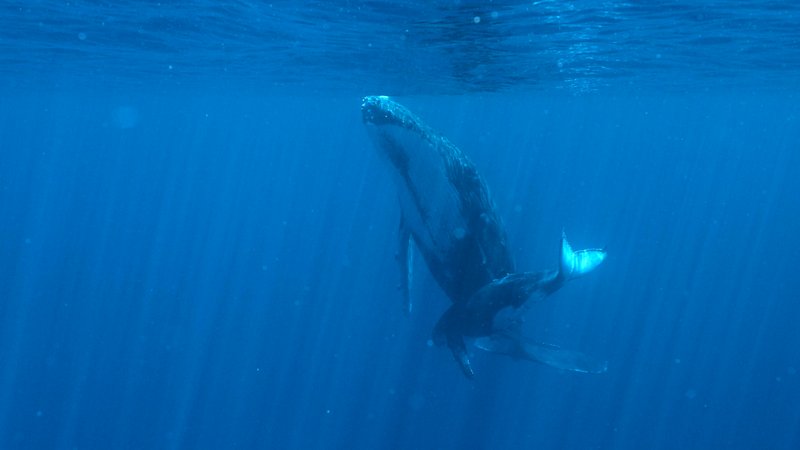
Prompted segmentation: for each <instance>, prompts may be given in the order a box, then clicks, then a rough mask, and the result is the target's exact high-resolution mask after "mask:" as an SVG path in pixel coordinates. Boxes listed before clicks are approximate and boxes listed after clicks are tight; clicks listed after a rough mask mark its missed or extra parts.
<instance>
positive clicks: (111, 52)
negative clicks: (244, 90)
mask: <svg viewBox="0 0 800 450" xmlns="http://www.w3.org/2000/svg"><path fill="white" fill-rule="evenodd" d="M223 3H224V4H223ZM0 25H1V26H0V66H2V67H3V72H4V73H5V75H6V78H9V76H15V78H17V79H20V78H31V76H33V77H34V78H35V77H36V76H41V75H42V74H48V75H56V76H58V77H62V78H63V77H67V78H88V77H91V78H92V79H94V80H96V79H97V78H98V77H102V78H104V79H105V80H107V81H108V82H111V83H123V84H127V83H129V82H134V83H140V84H148V83H153V82H174V83H187V84H188V83H191V82H193V81H196V80H206V79H225V78H230V80H231V81H236V82H237V83H242V82H244V83H252V84H253V85H261V86H264V85H267V86H269V85H279V86H280V85H286V84H291V85H298V86H303V85H306V86H314V87H316V88H325V87H327V88H333V89H345V90H349V89H351V88H353V89H365V88H369V89H379V90H381V91H382V92H392V93H423V92H424V93H442V92H449V93H454V92H463V91H496V90H513V89H528V88H531V87H534V88H544V89H550V88H554V87H555V88H567V89H570V90H577V91H582V90H593V89H596V88H599V87H602V86H604V85H608V84H617V85H619V84H630V85H635V86H651V85H652V86H659V87H671V88H681V89H683V88H689V89H696V88H698V87H701V88H702V87H703V86H707V85H716V84H720V83H726V84H731V85H750V86H756V87H759V86H770V85H776V84H777V85H781V86H787V85H788V86H792V87H796V86H797V85H798V84H800V82H798V80H800V4H799V3H797V2H794V1H750V2H747V1H736V2H733V1H717V2H714V1H704V2H700V1H697V2H694V1H673V0H661V1H655V0H653V1H627V2H614V1H574V2H569V1H556V0H545V1H528V2H519V1H510V2H485V1H481V2H475V1H422V0H415V1H405V2H383V1H350V2H329V1H306V2H288V1H286V2H281V1H278V2H273V3H266V2H263V3H262V2H245V1H238V2H215V1H206V2H195V3H194V4H189V3H185V2H175V3H174V4H173V3H162V4H158V3H150V2H133V1H115V2H61V1H59V2H51V1H42V2H29V1H10V2H4V3H3V4H2V5H0ZM20 75H25V76H24V77H20Z"/></svg>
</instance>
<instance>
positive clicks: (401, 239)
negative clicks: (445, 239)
mask: <svg viewBox="0 0 800 450" xmlns="http://www.w3.org/2000/svg"><path fill="white" fill-rule="evenodd" d="M397 241H398V242H397V256H396V258H397V264H398V266H399V267H400V285H399V289H400V295H401V296H402V297H403V311H404V312H405V313H406V314H411V308H412V303H411V293H410V288H411V280H412V277H413V276H414V273H413V262H414V260H413V258H414V255H413V253H412V249H411V245H412V243H411V241H412V239H411V233H410V232H409V231H408V228H406V226H405V223H404V222H403V221H402V220H401V223H400V230H399V233H398V240H397Z"/></svg>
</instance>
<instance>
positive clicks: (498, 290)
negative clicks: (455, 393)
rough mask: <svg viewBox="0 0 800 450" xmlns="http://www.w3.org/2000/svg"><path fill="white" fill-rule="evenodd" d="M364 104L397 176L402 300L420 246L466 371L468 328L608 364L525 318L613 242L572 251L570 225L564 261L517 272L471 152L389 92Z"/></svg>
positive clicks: (509, 342)
mask: <svg viewBox="0 0 800 450" xmlns="http://www.w3.org/2000/svg"><path fill="white" fill-rule="evenodd" d="M361 113H362V118H363V122H364V124H365V126H366V128H367V131H368V134H369V135H370V138H371V140H372V142H373V144H374V146H375V148H376V149H377V150H378V153H379V154H380V155H381V157H382V159H383V160H385V161H386V162H387V163H388V166H389V169H390V170H389V172H390V173H391V176H392V178H393V179H394V182H395V185H396V186H397V193H398V199H399V204H400V211H401V218H400V224H399V230H398V248H397V260H398V264H399V266H400V274H401V283H400V291H401V293H402V297H403V302H404V309H405V311H406V312H407V313H410V312H411V309H412V301H411V298H410V293H409V283H410V278H411V255H412V254H413V248H416V249H417V251H418V252H419V253H420V254H421V256H422V258H423V259H424V261H425V264H426V266H427V267H428V270H429V271H430V273H431V275H432V276H433V278H434V279H435V280H436V282H437V284H438V285H439V286H440V287H441V288H442V290H443V291H444V293H445V294H446V295H447V297H448V298H449V299H450V300H451V302H452V304H451V306H450V307H449V308H448V309H447V311H445V312H444V314H443V315H442V317H441V318H440V319H439V321H438V323H437V324H436V326H435V328H434V331H433V340H434V342H436V343H437V344H438V345H446V346H447V347H449V348H450V350H451V352H452V353H453V357H454V358H455V360H456V362H457V363H458V364H459V366H460V367H461V370H462V371H463V373H464V374H465V375H466V376H467V377H469V378H472V377H473V376H474V371H473V369H472V366H471V363H470V359H469V354H468V352H467V348H466V342H465V338H474V339H475V342H474V344H475V347H476V348H478V349H481V350H484V351H487V352H490V353H495V354H501V355H507V356H510V357H512V358H517V359H527V360H531V361H536V362H540V363H543V364H547V365H550V366H553V367H557V368H560V369H565V370H573V371H578V372H602V371H604V370H605V365H604V364H603V363H596V362H594V361H592V360H591V359H590V358H588V357H585V356H584V355H582V354H580V353H578V352H572V351H567V350H561V349H558V348H556V347H553V346H548V345H546V344H537V343H535V342H533V341H530V340H528V339H526V338H524V337H522V336H521V333H520V331H519V328H520V322H521V316H522V313H523V312H524V311H525V306H526V305H527V304H529V303H530V301H531V299H543V298H545V297H547V296H548V295H550V294H552V293H553V292H555V291H557V290H558V289H560V288H561V287H562V285H563V284H564V283H565V282H566V281H569V280H572V279H574V278H577V277H579V276H581V275H584V274H586V273H588V272H590V271H592V270H594V268H596V267H597V266H598V265H600V264H601V263H602V262H603V260H604V259H605V258H606V252H605V251H604V250H602V249H588V250H580V251H573V250H572V247H571V246H570V244H569V243H568V242H567V240H566V237H564V236H563V235H562V240H561V258H560V262H559V265H558V268H557V269H553V270H545V271H540V272H517V271H516V268H515V264H514V260H513V258H512V256H511V253H510V251H509V248H508V243H507V237H506V232H505V229H504V227H503V223H502V221H501V219H500V217H499V215H498V214H497V211H496V208H495V205H494V202H493V201H492V199H491V196H490V194H489V189H488V187H487V186H486V183H485V182H484V180H483V179H482V178H481V176H480V175H479V174H478V171H477V170H476V168H475V166H474V164H473V163H472V162H471V161H470V160H469V158H468V157H467V156H466V155H465V154H464V153H463V152H461V150H459V149H458V147H456V146H455V145H454V144H452V143H451V142H450V141H449V140H448V139H447V138H445V137H444V136H442V135H440V134H439V133H437V132H436V131H434V130H433V129H431V128H430V127H428V126H427V125H426V124H425V123H424V122H422V120H420V119H419V118H418V117H417V116H416V115H414V114H413V113H411V111H409V110H408V109H406V108H405V107H404V106H402V105H400V104H399V103H397V102H395V101H394V100H392V99H391V98H389V97H386V96H368V97H364V99H363V100H362V104H361Z"/></svg>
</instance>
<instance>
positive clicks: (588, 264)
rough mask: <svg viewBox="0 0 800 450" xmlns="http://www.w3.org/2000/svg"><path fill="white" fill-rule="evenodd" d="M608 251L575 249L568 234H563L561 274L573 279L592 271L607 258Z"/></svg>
mask: <svg viewBox="0 0 800 450" xmlns="http://www.w3.org/2000/svg"><path fill="white" fill-rule="evenodd" d="M606 256H607V253H606V251H605V250H603V249H595V248H593V249H586V250H578V251H577V252H576V251H573V250H572V246H571V245H569V242H568V241H567V235H566V234H563V233H562V235H561V263H560V264H559V267H558V270H559V275H560V276H561V277H563V278H564V279H565V280H571V279H573V278H577V277H579V276H581V275H584V274H586V273H589V272H591V271H592V270H594V269H595V267H597V266H599V265H600V263H602V262H603V260H605V259H606Z"/></svg>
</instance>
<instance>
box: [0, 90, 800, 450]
mask: <svg viewBox="0 0 800 450" xmlns="http://www.w3.org/2000/svg"><path fill="white" fill-rule="evenodd" d="M399 100H400V101H402V102H403V103H404V104H406V105H407V106H408V107H410V108H411V109H412V110H414V111H416V112H417V113H419V114H420V115H421V116H422V117H425V118H426V119H427V121H428V122H429V123H430V124H431V125H432V126H434V127H436V128H437V129H439V130H440V131H442V133H443V134H445V135H447V136H448V137H450V139H451V140H452V141H453V142H455V143H456V144H457V145H459V146H460V147H461V148H462V149H463V150H464V151H465V152H466V153H467V154H469V155H470V156H471V157H472V159H473V160H474V162H475V164H476V165H477V166H478V168H479V170H481V172H482V173H483V175H484V177H485V178H486V180H487V182H488V183H489V185H490V187H491V188H492V191H493V194H494V197H495V200H496V202H497V205H498V208H499V210H500V213H501V215H502V216H503V217H504V219H505V222H506V225H507V227H508V232H509V239H510V241H511V243H512V247H513V248H514V253H515V256H516V258H517V261H518V266H519V267H520V268H522V269H526V270H536V269H541V268H549V267H553V266H554V264H555V261H556V256H557V251H558V239H559V233H560V232H561V230H562V228H563V229H565V230H566V232H567V233H568V235H569V236H570V238H571V240H572V241H573V244H574V245H575V246H576V247H586V246H597V245H605V246H607V248H608V249H609V252H610V257H609V259H608V260H607V262H606V263H605V264H604V266H603V267H601V268H600V269H599V270H598V271H597V272H596V273H593V274H592V275H590V276H587V277H586V278H585V279H581V280H579V281H575V282H574V283H572V284H570V285H569V286H567V287H565V288H564V289H563V290H562V291H561V292H559V293H558V294H557V295H555V296H554V297H552V298H551V301H549V302H547V303H543V304H539V305H535V306H534V307H533V308H532V309H531V311H530V313H529V314H528V319H529V321H528V324H527V330H528V333H529V334H530V335H531V336H533V337H535V338H537V339H540V340H543V341H546V342H551V343H555V344H559V345H562V346H564V347H566V348H570V349H576V350H581V351H584V352H586V353H588V354H591V355H594V356H597V357H599V358H605V359H607V360H608V361H609V371H608V373H606V374H602V375H585V374H573V373H561V372H559V371H556V370H553V369H550V368H546V367H543V366H539V365H535V364H532V363H527V362H515V361H512V360H510V359H506V358H502V357H494V356H491V355H485V354H478V355H476V366H477V367H476V368H477V378H476V380H475V381H473V382H470V381H468V380H466V379H464V377H463V376H462V375H461V373H460V371H459V370H458V368H457V366H456V365H455V364H454V362H453V361H452V359H451V356H450V355H449V352H448V351H447V350H446V349H441V348H437V347H430V346H429V345H428V344H427V340H428V339H429V335H430V330H431V328H432V327H433V324H434V323H435V321H436V319H437V318H438V316H439V314H440V313H441V312H442V311H443V310H444V309H445V308H446V306H447V303H448V301H447V300H446V298H445V297H444V296H443V294H442V293H441V292H440V291H439V290H438V288H437V287H436V285H435V283H434V282H433V281H432V280H431V279H430V277H429V275H427V273H426V269H425V268H424V266H422V265H421V263H420V264H418V266H417V268H416V274H417V277H416V281H415V284H414V286H413V296H414V298H415V299H416V301H417V309H416V311H415V312H414V314H413V315H412V316H411V317H410V318H405V317H404V316H403V314H402V312H401V299H400V297H399V294H398V293H397V291H396V290H395V286H396V283H397V273H396V267H395V263H394V260H393V254H394V242H395V231H396V225H397V221H398V207H397V204H396V201H395V194H394V186H392V185H391V183H390V179H389V177H388V176H387V172H386V168H385V167H384V165H383V162H382V161H381V160H380V158H378V157H377V155H376V152H375V151H374V149H373V148H372V146H371V144H370V142H369V140H368V139H367V136H366V133H365V132H364V130H363V127H362V125H361V123H360V114H359V105H360V98H359V97H358V96H355V95H349V94H341V95H336V94H332V95H330V96H328V97H320V96H310V95H308V96H302V95H299V96H298V95H292V96H289V95H281V94H280V93H276V92H250V91H227V92H225V91H224V90H223V89H222V87H220V86H208V88H207V89H203V90H200V91H191V90H187V91H185V92H173V93H170V94H169V95H163V94H159V93H156V92H149V91H147V90H141V91H128V90H125V91H114V90H108V91H99V90H95V91H71V92H64V91H51V92H39V93H35V92H21V93H20V92H5V93H4V95H3V105H4V106H3V108H2V109H0V142H2V152H0V211H1V212H2V214H0V235H1V236H2V239H0V298H2V302H1V303H0V360H1V361H2V366H1V369H0V447H1V448H365V449H366V448H398V449H399V448H442V449H449V448H453V449H455V448H476V449H480V448H485V449H489V448H492V449H494V448H532V447H537V448H664V449H667V448H677V447H682V448H712V447H715V448H720V447H725V448H786V449H793V448H797V446H798V445H800V435H798V433H799V432H798V430H800V428H799V427H800V407H798V403H797V400H798V399H800V376H799V375H798V374H797V370H798V369H800V346H798V344H800V335H799V334H800V331H798V325H797V319H798V317H800V305H798V296H797V292H798V289H799V288H800V281H799V280H798V276H797V264H798V260H799V257H800V237H799V236H798V233H797V230H798V229H800V203H799V202H800V200H799V199H800V181H798V176H797V175H798V173H799V171H798V168H800V153H798V149H799V148H800V146H798V143H800V126H798V125H799V123H798V122H799V121H800V106H798V105H800V102H798V97H797V96H796V95H794V94H792V93H790V94H788V95H777V94H775V93H761V94H760V93H752V92H751V93H741V92H740V93H736V94H735V95H734V94H731V93H729V92H723V91H716V92H715V91H706V92H697V93H687V94H676V93H670V94H665V93H657V92H651V93H648V94H642V93H640V94H630V93H624V92H611V91H607V92H603V93H597V94H586V95H582V96H574V95H570V94H567V93H555V94H547V93H530V94H513V93H506V94H491V95H490V94H472V95H466V96H452V97H450V96H445V97H403V98H399Z"/></svg>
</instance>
